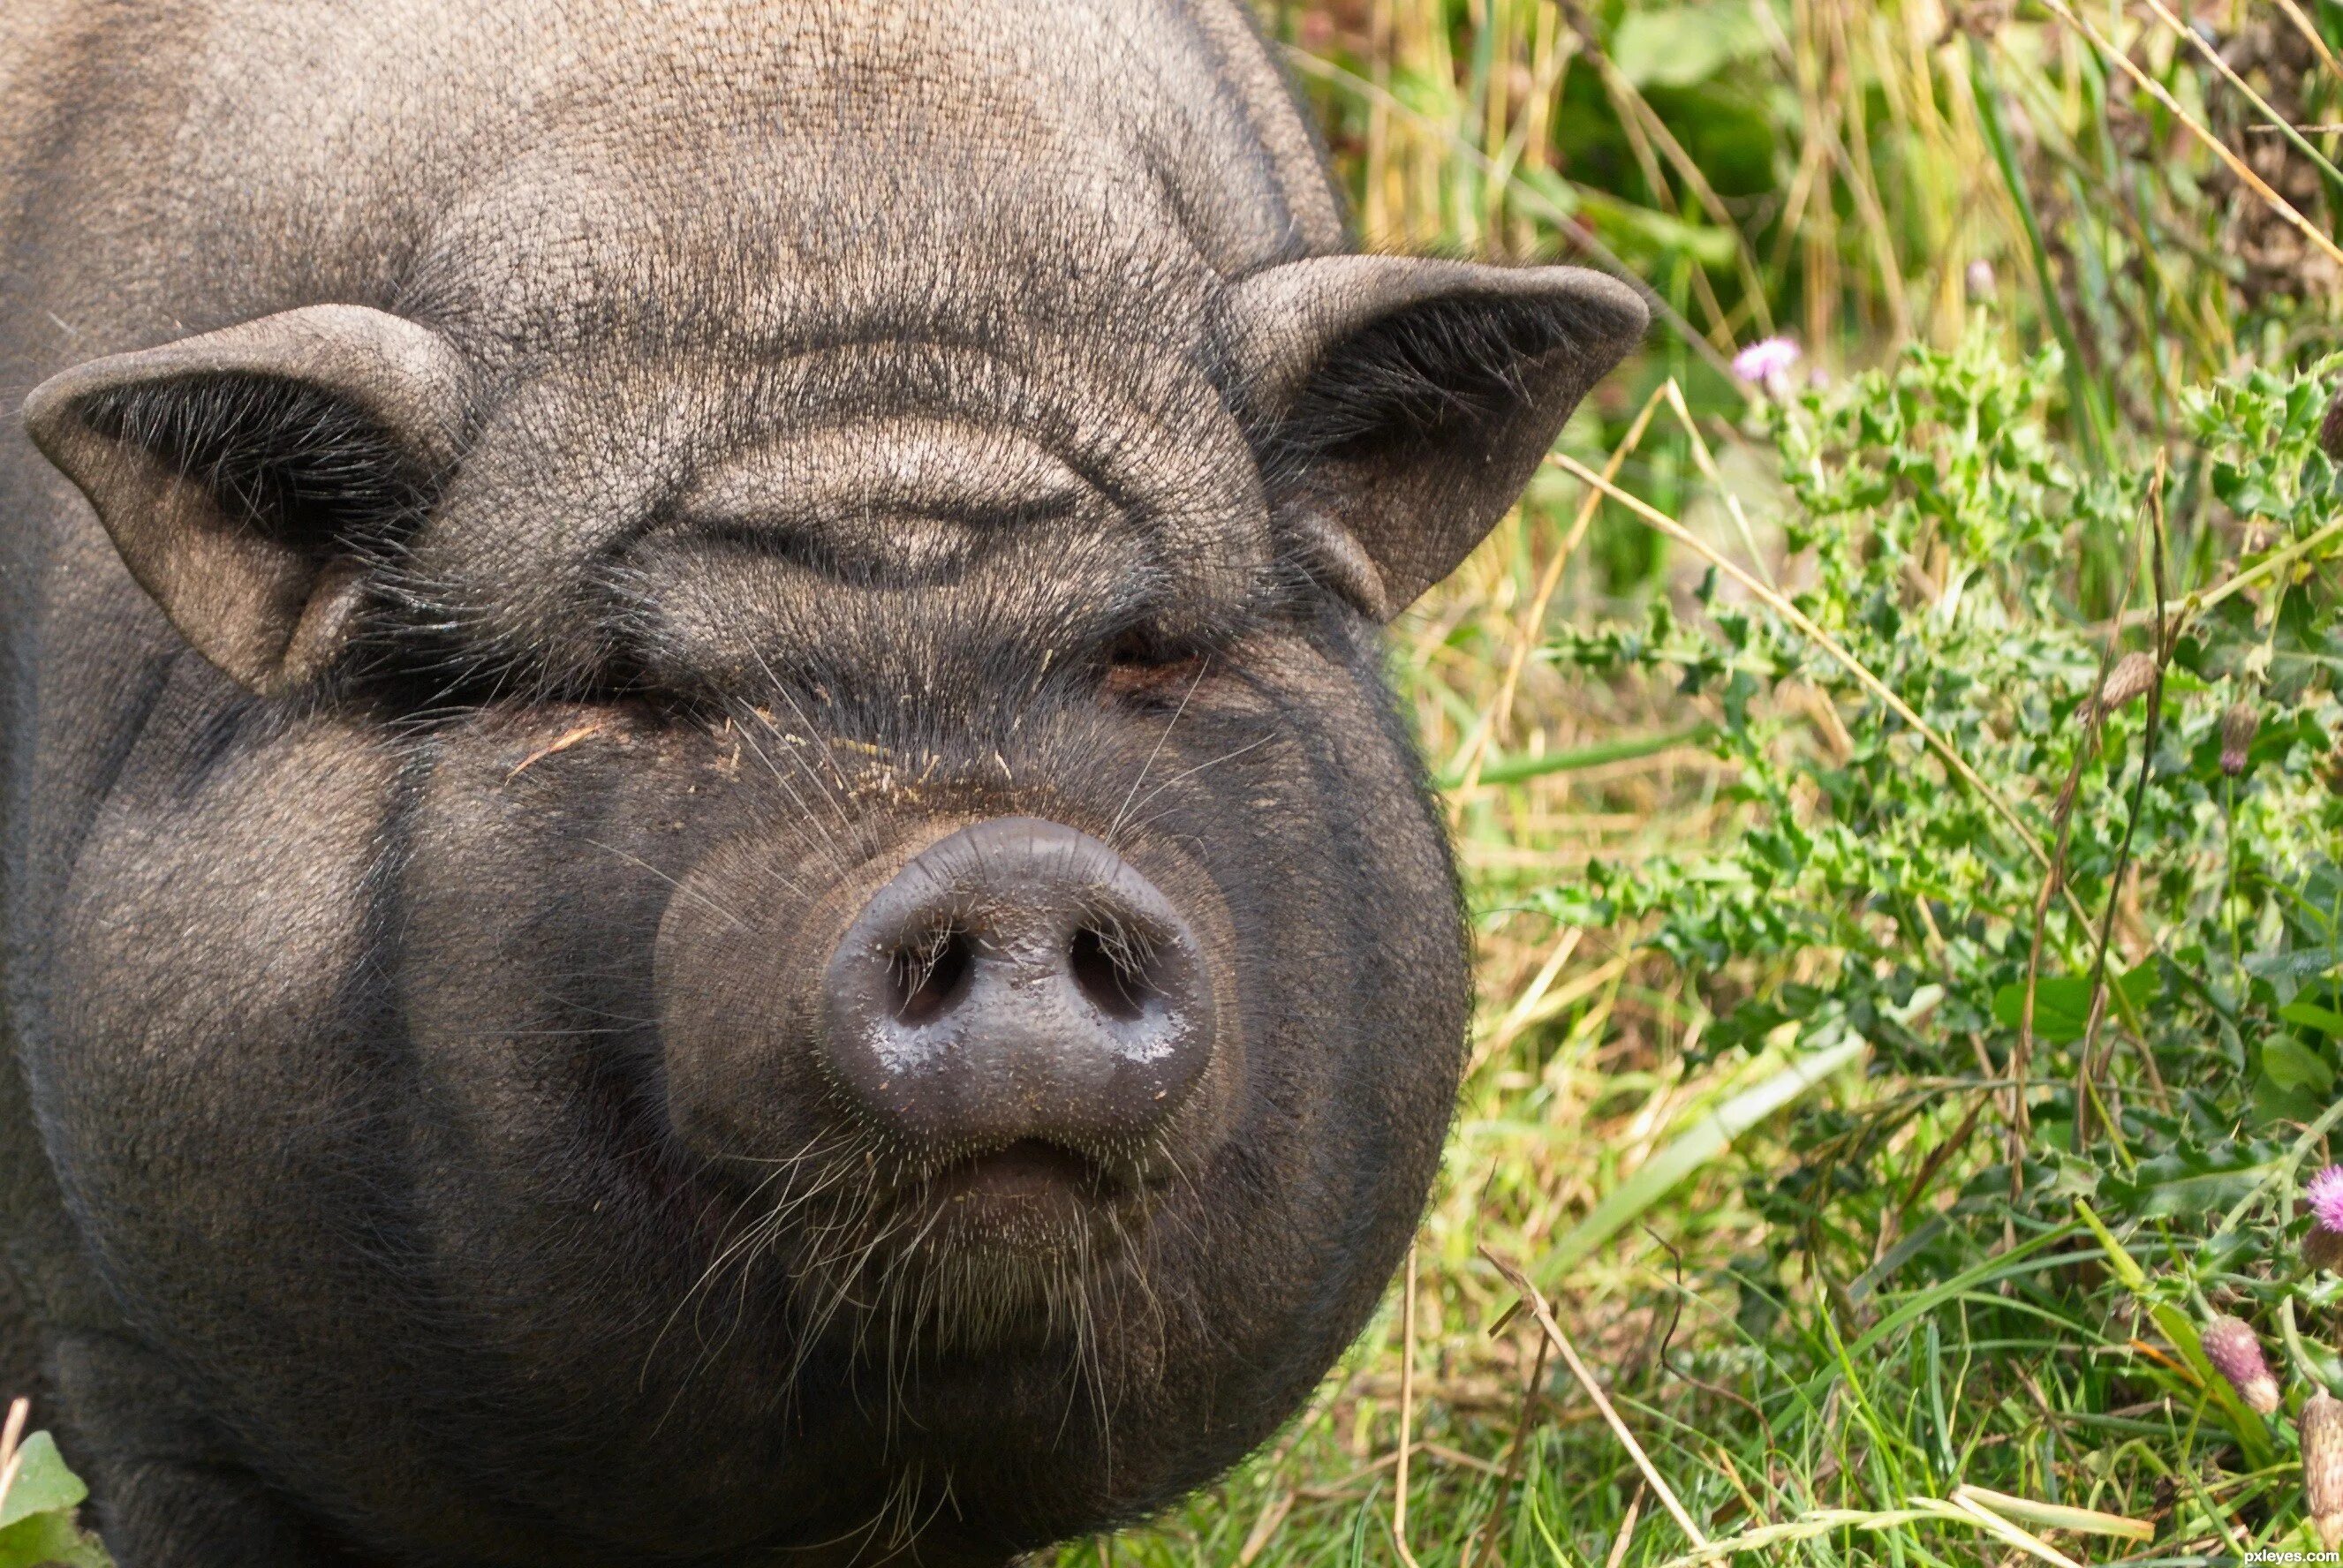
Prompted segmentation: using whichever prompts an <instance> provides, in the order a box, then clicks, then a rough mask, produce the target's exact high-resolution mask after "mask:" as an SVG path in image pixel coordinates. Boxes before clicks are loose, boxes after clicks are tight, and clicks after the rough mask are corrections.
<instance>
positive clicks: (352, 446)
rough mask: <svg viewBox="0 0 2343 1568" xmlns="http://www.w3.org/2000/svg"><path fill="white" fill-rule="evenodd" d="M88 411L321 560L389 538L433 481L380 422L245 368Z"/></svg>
mask: <svg viewBox="0 0 2343 1568" xmlns="http://www.w3.org/2000/svg"><path fill="white" fill-rule="evenodd" d="M82 417H83V418H84V419H85V421H86V422H87V424H88V425H89V426H90V427H91V428H92V429H94V430H96V431H97V432H98V433H99V434H102V435H106V436H108V437H113V438H115V439H116V440H119V441H122V442H124V443H126V445H129V446H133V447H137V448H138V449H139V450H141V451H144V452H146V453H147V454H149V455H150V456H152V457H155V458H156V459H157V460H158V461H160V462H163V463H165V464H166V465H167V466H169V467H171V468H172V469H173V470H175V471H176V472H177V473H179V474H181V475H183V476H185V477H187V478H189V479H191V480H193V481H195V482H196V483H197V484H199V485H201V486H203V487H206V489H208V490H209V491H210V492H211V493H212V494H213V495H214V496H216V498H218V500H219V503H220V511H221V513H222V515H223V516H225V517H227V518H233V519H236V521H237V522H238V523H240V524H241V525H242V526H244V527H247V528H254V529H256V530H257V531H259V532H261V533H262V534H263V535H265V536H266V538H269V539H271V540H272V541H275V542H277V543H279V544H282V545H284V546H286V547H287V548H292V549H296V550H297V551H299V552H300V553H301V554H302V555H303V556H305V557H307V558H312V559H318V560H322V559H325V558H328V557H332V556H349V555H353V554H357V553H361V552H363V551H365V550H366V549H367V548H368V547H369V546H375V545H379V544H381V543H384V542H387V539H388V538H390V537H391V536H392V535H393V534H394V533H395V532H397V530H398V529H399V528H401V526H402V525H403V524H404V523H406V522H407V521H408V520H409V519H412V518H415V517H417V516H418V515H419V514H420V513H421V511H422V509H423V508H424V506H425V505H426V501H427V490H428V487H429V477H427V476H426V475H423V474H421V473H419V472H417V470H416V466H415V464H414V461H413V459H412V458H411V457H409V456H408V455H407V453H406V452H405V451H404V450H403V449H402V448H401V447H400V446H399V445H398V443H397V442H396V441H394V440H393V439H392V438H391V437H389V436H388V435H387V434H386V433H385V432H384V431H383V430H382V429H381V428H380V427H378V426H377V424H376V423H375V422H374V421H373V420H372V419H370V418H369V417H367V415H366V414H365V413H363V412H362V411H360V410H359V409H357V407H353V406H352V405H351V404H350V403H348V402H347V401H346V400H345V399H343V398H342V397H337V395H335V394H334V393H333V392H331V391H329V390H327V389H326V388H324V387H317V386H314V385H311V384H309V383H307V382H303V381H296V380H289V379H284V378H279V377H267V376H255V375H251V374H246V373H237V374H232V375H194V376H185V377H172V378H170V379H167V380H161V381H153V382H146V383H142V384H140V385H137V386H133V387H121V388H118V389H116V390H114V391H111V392H106V393H104V394H101V395H99V396H97V397H93V398H92V399H90V401H89V402H88V403H87V404H86V405H85V407H84V408H83V410H82Z"/></svg>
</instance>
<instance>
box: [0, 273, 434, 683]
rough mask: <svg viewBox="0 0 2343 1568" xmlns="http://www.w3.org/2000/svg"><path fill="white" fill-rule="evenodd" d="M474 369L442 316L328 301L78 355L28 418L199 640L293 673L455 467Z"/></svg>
mask: <svg viewBox="0 0 2343 1568" xmlns="http://www.w3.org/2000/svg"><path fill="white" fill-rule="evenodd" d="M467 387H468V373H467V370H466V367H465V364H464V361H463V360H462V358H461V357H459V356H458V354H457V353H456V351H455V350H454V349H453V348H452V347H450V346H449V345H448V344H447V341H446V340H445V339H443V338H442V337H439V336H438V335H437V333H435V332H432V331H430V330H429V329H427V328H426V327H418V326H417V325H416V324H415V323H413V322H411V321H407V320H405V319H403V318H401V317H396V316H389V315H386V314H384V313H383V312H381V311H379V310H370V309H367V307H363V306H356V305H318V306H310V307H307V308H305V309H300V310H289V311H287V312H285V313H284V314H282V315H278V316H268V317H261V318H260V319H259V320H256V321H249V322H246V323H245V324H244V325H242V326H240V327H227V328H226V329H224V330H222V331H218V332H208V333H205V334H204V335H203V336H201V337H189V338H186V339H183V340H181V341H180V342H177V343H170V344H166V345H164V346H163V347H160V348H149V349H146V350H143V351H141V352H139V353H136V354H119V355H116V356H114V357H111V358H106V359H98V360H93V361H91V362H90V363H89V364H86V365H80V366H76V367H74V368H73V369H70V370H67V371H65V372H63V373H61V374H59V375H57V376H55V377H50V378H49V379H48V380H46V381H44V382H43V383H41V385H40V386H39V387H35V389H34V391H33V395H32V396H31V397H28V398H26V399H25V428H26V430H27V432H28V433H29V434H30V435H31V436H32V437H33V441H34V443H35V445H36V446H38V447H40V449H41V450H42V452H43V453H45V455H46V456H47V457H48V458H49V460H50V461H51V462H53V463H55V465H56V466H57V467H60V468H62V469H63V470H65V475H66V477H69V478H71V479H72V480H73V482H74V483H75V485H78V486H79V487H81V491H82V493H83V494H84V495H85V496H87V497H88V498H89V501H90V505H92V506H93V507H95V508H97V515H98V518H99V520H100V521H101V522H103V523H104V524H105V526H106V532H107V533H108V534H109V535H111V536H112V537H113V539H114V544H115V548H116V549H117V550H119V551H120V552H121V554H122V558H123V561H124V562H125V563H126V565H127V566H128V567H129V568H130V575H131V576H132V577H134V578H137V580H138V583H139V585H140V586H141V587H143V588H146V591H147V592H148V593H149V594H151V595H153V596H154V598H155V600H156V603H157V604H159V605H161V606H162V608H163V613H164V614H165V615H166V616H168V617H169V618H170V619H171V622H172V624H173V625H175V626H176V627H177V628H179V630H180V631H181V632H183V633H184V634H186V638H187V640H188V641H189V642H191V643H193V644H194V645H195V646H196V649H197V651H199V652H200V653H202V654H203V656H204V657H205V658H208V659H210V660H211V661H212V662H213V663H214V664H216V665H217V666H219V668H222V669H223V670H226V672H227V673H228V674H229V675H231V676H234V677H235V678H236V679H237V680H238V681H241V682H242V683H243V684H244V685H246V686H247V687H249V688H251V689H254V690H256V691H260V692H277V691H283V690H287V689H291V688H293V687H295V686H297V685H299V684H300V683H301V682H302V681H304V680H306V679H307V678H310V677H311V676H313V675H315V674H316V673H317V671H319V670H320V669H322V668H325V666H326V665H327V664H328V663H330V662H331V660H332V658H334V656H335V654H336V653H337V651H338V650H339V648H340V646H341V644H342V641H343V639H344V638H345V636H346V634H347V629H348V626H349V623H350V621H351V618H352V616H353V612H354V610H355V608H357V603H358V600H359V597H360V593H361V589H360V588H359V586H358V563H359V561H360V560H361V559H363V558H364V557H365V555H366V553H367V550H368V549H369V548H372V547H374V546H376V545H378V544H379V543H380V542H381V541H382V540H383V539H384V538H386V536H387V532H388V531H389V530H390V529H391V528H394V527H396V526H397V523H398V522H399V521H400V520H401V519H402V518H407V517H410V516H411V515H412V514H413V513H414V512H415V511H416V510H417V509H418V508H420V507H421V506H422V505H423V504H424V503H425V501H426V499H427V497H428V496H429V495H430V494H431V493H432V492H433V491H434V490H435V489H436V488H437V486H438V485H439V484H440V483H441V482H442V481H443V480H444V478H445V477H446V475H447V471H448V470H449V469H450V468H451V467H453V466H454V463H455V460H456V456H457V452H458V441H459V439H460V433H461V428H462V424H463V418H464V410H465V407H466V403H467V396H466V393H467Z"/></svg>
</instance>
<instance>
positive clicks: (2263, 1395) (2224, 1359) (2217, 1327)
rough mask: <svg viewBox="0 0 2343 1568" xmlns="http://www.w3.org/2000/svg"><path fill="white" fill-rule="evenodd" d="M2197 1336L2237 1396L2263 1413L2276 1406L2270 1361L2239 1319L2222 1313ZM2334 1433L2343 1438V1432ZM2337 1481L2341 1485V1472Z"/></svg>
mask: <svg viewBox="0 0 2343 1568" xmlns="http://www.w3.org/2000/svg"><path fill="white" fill-rule="evenodd" d="M2200 1337H2201V1338H2202V1340H2203V1342H2204V1345H2205V1359H2206V1360H2207V1361H2209V1362H2212V1363H2213V1370H2214V1371H2215V1372H2219V1373H2220V1374H2221V1375H2222V1376H2223V1377H2225V1378H2227V1379H2228V1380H2229V1386H2230V1387H2231V1388H2233V1389H2236V1390H2237V1397H2238V1398H2239V1399H2242V1400H2244V1401H2245V1402H2246V1403H2247V1405H2249V1406H2251V1407H2252V1408H2253V1409H2255V1410H2257V1411H2259V1412H2261V1413H2262V1414H2264V1415H2268V1414H2269V1413H2270V1412H2272V1411H2274V1410H2276V1409H2277V1408H2278V1379H2276V1378H2274V1377H2272V1376H2270V1370H2269V1362H2266V1361H2264V1360H2263V1359H2262V1342H2261V1341H2260V1340H2259V1339H2258V1338H2256V1337H2255V1335H2254V1331H2253V1330H2252V1328H2250V1327H2249V1326H2247V1323H2246V1322H2245V1321H2244V1320H2243V1319H2242V1318H2233V1317H2231V1316H2229V1315H2228V1314H2227V1313H2226V1312H2224V1313H2223V1314H2221V1315H2220V1316H2219V1317H2217V1318H2215V1319H2214V1320H2213V1321H2212V1322H2209V1323H2207V1324H2206V1325H2205V1330H2204V1332H2203V1334H2202V1335H2201V1336H2200ZM2337 1436H2338V1438H2343V1432H2338V1434H2337ZM2337 1480H2338V1484H2343V1472H2338V1476H2337Z"/></svg>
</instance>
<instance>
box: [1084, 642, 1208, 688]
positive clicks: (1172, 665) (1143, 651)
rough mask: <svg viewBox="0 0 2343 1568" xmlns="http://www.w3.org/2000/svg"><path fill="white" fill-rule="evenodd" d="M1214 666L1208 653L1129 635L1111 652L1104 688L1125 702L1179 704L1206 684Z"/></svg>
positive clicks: (1116, 644)
mask: <svg viewBox="0 0 2343 1568" xmlns="http://www.w3.org/2000/svg"><path fill="white" fill-rule="evenodd" d="M1211 668H1212V653H1211V652H1210V650H1208V649H1203V648H1192V647H1189V646H1186V645H1183V644H1178V643H1170V644H1167V643H1164V642H1161V641H1158V640H1156V639H1154V638H1150V637H1148V636H1147V635H1146V634H1144V633H1143V632H1137V631H1132V632H1126V633H1124V634H1123V636H1122V637H1121V638H1120V639H1119V640H1118V641H1117V642H1116V643H1115V645H1114V646H1113V648H1111V649H1110V650H1109V651H1108V654H1107V664H1106V678H1105V680H1104V682H1103V687H1104V689H1105V692H1106V694H1107V695H1108V696H1109V697H1111V698H1116V699H1121V700H1126V701H1143V702H1157V701H1169V702H1175V703H1176V702H1179V701H1181V700H1182V699H1183V698H1185V697H1186V696H1187V695H1188V694H1189V693H1191V692H1192V691H1193V690H1195V689H1196V688H1197V687H1198V686H1199V685H1201V684H1202V681H1203V679H1204V678H1205V677H1206V676H1207V675H1208V674H1209V673H1210V671H1211Z"/></svg>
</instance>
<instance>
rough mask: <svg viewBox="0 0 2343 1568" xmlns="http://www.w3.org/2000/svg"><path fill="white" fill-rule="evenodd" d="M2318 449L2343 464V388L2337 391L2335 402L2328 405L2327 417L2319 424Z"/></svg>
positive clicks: (2338, 388)
mask: <svg viewBox="0 0 2343 1568" xmlns="http://www.w3.org/2000/svg"><path fill="white" fill-rule="evenodd" d="M2318 447H2319V450H2321V451H2323V452H2325V453H2326V454H2327V455H2328V457H2330V458H2332V459H2333V460H2334V461H2336V462H2337V463H2339V464H2343V387H2337V388H2336V389H2335V400H2334V401H2333V402H2331V403H2329V404H2328V405H2327V417H2326V418H2324V419H2322V420H2320V421H2319V423H2318Z"/></svg>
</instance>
